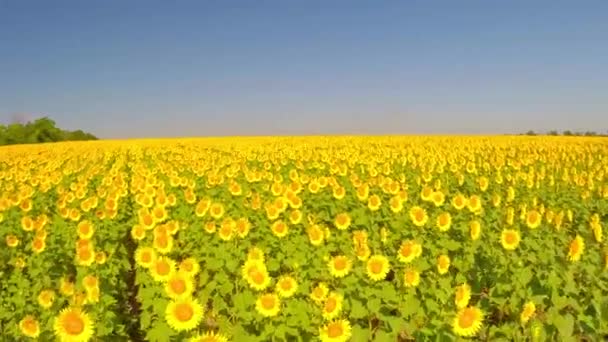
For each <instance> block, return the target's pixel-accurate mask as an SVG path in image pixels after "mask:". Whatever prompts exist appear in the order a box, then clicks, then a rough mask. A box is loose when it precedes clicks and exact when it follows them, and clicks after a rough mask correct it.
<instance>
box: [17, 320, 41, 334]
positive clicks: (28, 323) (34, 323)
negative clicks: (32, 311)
mask: <svg viewBox="0 0 608 342" xmlns="http://www.w3.org/2000/svg"><path fill="white" fill-rule="evenodd" d="M19 330H21V333H22V334H23V335H24V336H26V337H29V338H37V337H38V335H40V323H38V320H36V318H35V317H34V316H32V315H27V316H25V317H23V319H21V321H19Z"/></svg>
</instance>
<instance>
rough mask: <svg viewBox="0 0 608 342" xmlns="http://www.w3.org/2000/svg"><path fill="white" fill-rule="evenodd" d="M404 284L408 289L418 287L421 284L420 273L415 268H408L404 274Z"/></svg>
mask: <svg viewBox="0 0 608 342" xmlns="http://www.w3.org/2000/svg"><path fill="white" fill-rule="evenodd" d="M403 284H404V285H405V286H406V287H416V286H418V284H420V272H418V270H416V269H414V268H408V269H406V270H405V272H404V273H403Z"/></svg>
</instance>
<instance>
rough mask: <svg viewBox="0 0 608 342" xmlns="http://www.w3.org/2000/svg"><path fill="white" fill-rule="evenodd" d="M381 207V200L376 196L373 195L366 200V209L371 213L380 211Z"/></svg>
mask: <svg viewBox="0 0 608 342" xmlns="http://www.w3.org/2000/svg"><path fill="white" fill-rule="evenodd" d="M381 205H382V200H381V199H380V196H378V195H375V194H374V195H371V196H369V198H368V199H367V207H368V208H369V210H371V211H377V210H378V209H380V206H381Z"/></svg>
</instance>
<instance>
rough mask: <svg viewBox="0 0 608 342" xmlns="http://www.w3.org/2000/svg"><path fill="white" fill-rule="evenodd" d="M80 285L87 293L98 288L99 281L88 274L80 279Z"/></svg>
mask: <svg viewBox="0 0 608 342" xmlns="http://www.w3.org/2000/svg"><path fill="white" fill-rule="evenodd" d="M82 285H83V286H84V288H85V290H87V291H89V290H91V289H95V288H97V287H99V279H98V278H97V277H96V276H95V275H93V274H88V275H86V276H85V277H84V278H82Z"/></svg>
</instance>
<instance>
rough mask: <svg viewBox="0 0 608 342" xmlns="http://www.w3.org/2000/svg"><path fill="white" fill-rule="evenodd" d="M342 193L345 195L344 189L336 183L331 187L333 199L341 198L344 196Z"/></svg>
mask: <svg viewBox="0 0 608 342" xmlns="http://www.w3.org/2000/svg"><path fill="white" fill-rule="evenodd" d="M344 195H346V190H345V189H344V187H343V186H340V185H338V186H334V187H333V196H334V198H335V199H337V200H341V199H343V198H344Z"/></svg>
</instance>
